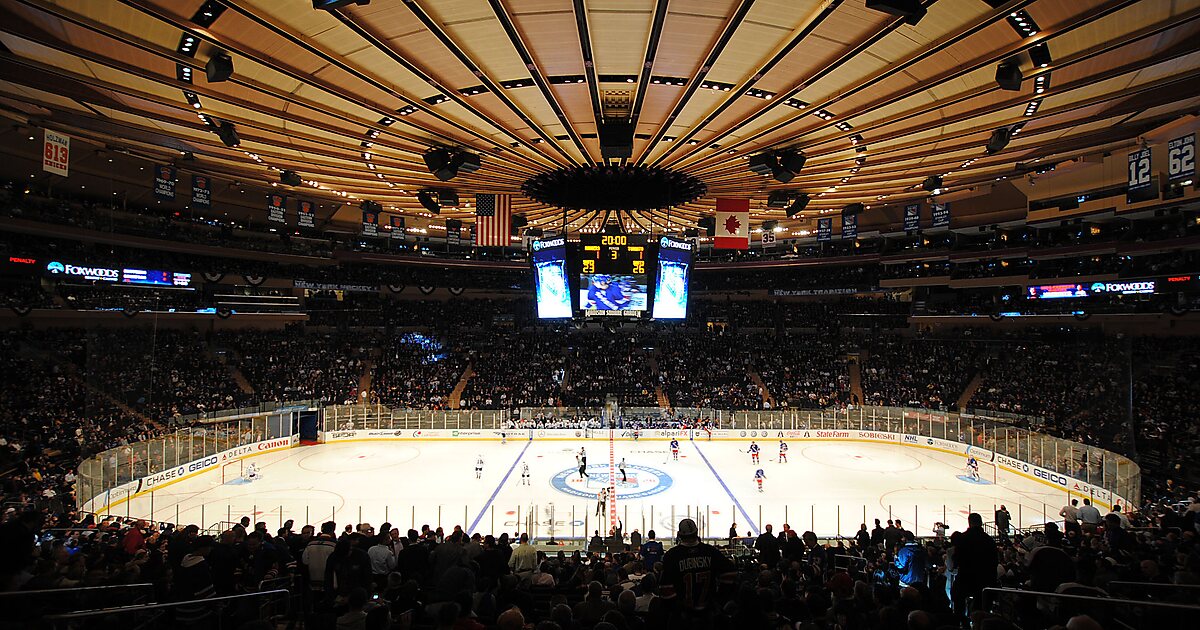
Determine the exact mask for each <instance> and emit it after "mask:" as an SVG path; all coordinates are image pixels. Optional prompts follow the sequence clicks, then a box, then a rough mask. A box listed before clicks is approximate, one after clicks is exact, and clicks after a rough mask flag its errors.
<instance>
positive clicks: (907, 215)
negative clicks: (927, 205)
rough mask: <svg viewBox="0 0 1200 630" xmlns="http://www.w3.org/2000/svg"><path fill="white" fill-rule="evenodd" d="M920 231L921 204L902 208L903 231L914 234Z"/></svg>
mask: <svg viewBox="0 0 1200 630" xmlns="http://www.w3.org/2000/svg"><path fill="white" fill-rule="evenodd" d="M919 229H921V204H919V203H914V204H909V205H907V206H904V231H905V232H916V231H917V230H919Z"/></svg>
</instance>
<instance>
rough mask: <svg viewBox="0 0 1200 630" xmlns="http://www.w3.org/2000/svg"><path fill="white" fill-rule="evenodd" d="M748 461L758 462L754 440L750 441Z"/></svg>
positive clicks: (756, 445) (756, 446)
mask: <svg viewBox="0 0 1200 630" xmlns="http://www.w3.org/2000/svg"><path fill="white" fill-rule="evenodd" d="M750 463H751V464H757V463H758V443H756V442H751V443H750Z"/></svg>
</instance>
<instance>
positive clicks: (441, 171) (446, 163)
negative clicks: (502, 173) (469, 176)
mask: <svg viewBox="0 0 1200 630" xmlns="http://www.w3.org/2000/svg"><path fill="white" fill-rule="evenodd" d="M424 158H425V166H426V167H428V168H429V172H431V173H433V174H434V176H436V177H437V178H438V179H440V180H442V181H447V180H450V179H453V178H454V177H456V176H457V175H458V174H459V172H460V171H462V172H464V173H474V172H475V171H477V170H479V165H480V162H479V155H478V154H475V153H469V152H466V151H457V152H452V151H451V150H450V149H447V148H446V147H434V148H432V149H430V150H429V151H426V152H425V156H424Z"/></svg>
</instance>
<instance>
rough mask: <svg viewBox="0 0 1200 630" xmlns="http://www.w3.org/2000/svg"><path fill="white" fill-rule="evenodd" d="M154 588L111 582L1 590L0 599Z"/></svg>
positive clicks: (145, 584)
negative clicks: (99, 584)
mask: <svg viewBox="0 0 1200 630" xmlns="http://www.w3.org/2000/svg"><path fill="white" fill-rule="evenodd" d="M145 588H148V589H153V588H154V585H153V584H151V583H149V582H139V583H137V584H109V585H106V586H75V587H72V588H42V589H37V590H33V591H0V599H4V598H9V597H21V598H24V597H37V596H38V595H55V596H60V597H61V596H63V595H73V594H77V593H92V592H95V591H125V590H136V589H145Z"/></svg>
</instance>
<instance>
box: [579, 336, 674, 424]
mask: <svg viewBox="0 0 1200 630" xmlns="http://www.w3.org/2000/svg"><path fill="white" fill-rule="evenodd" d="M650 339H651V337H650V336H649V335H647V334H646V333H639V332H633V331H625V330H618V331H617V332H615V333H608V332H606V331H587V332H583V333H580V334H574V335H569V336H568V337H567V338H566V340H565V341H566V356H565V360H566V375H565V380H566V382H565V385H564V387H563V402H564V403H565V404H566V405H568V406H571V407H599V406H603V405H604V403H605V402H606V401H607V400H608V399H610V398H612V399H615V400H616V401H617V402H618V403H619V404H620V405H622V406H625V407H657V406H658V397H657V395H656V394H655V388H656V383H655V382H654V378H653V375H652V373H651V364H652V363H653V357H652V355H653V347H654V346H653V343H651V341H650Z"/></svg>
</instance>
